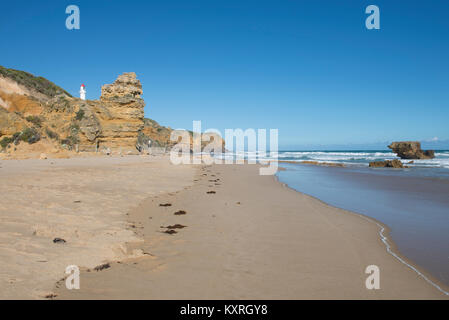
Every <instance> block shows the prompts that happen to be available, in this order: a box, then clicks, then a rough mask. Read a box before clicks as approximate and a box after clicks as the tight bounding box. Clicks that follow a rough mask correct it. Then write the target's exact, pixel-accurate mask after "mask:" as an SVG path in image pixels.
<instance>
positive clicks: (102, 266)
mask: <svg viewBox="0 0 449 320" xmlns="http://www.w3.org/2000/svg"><path fill="white" fill-rule="evenodd" d="M110 267H111V265H110V264H109V263H104V264H100V265H99V266H96V267H95V268H94V270H95V271H97V272H98V271H101V270H104V269H109V268H110Z"/></svg>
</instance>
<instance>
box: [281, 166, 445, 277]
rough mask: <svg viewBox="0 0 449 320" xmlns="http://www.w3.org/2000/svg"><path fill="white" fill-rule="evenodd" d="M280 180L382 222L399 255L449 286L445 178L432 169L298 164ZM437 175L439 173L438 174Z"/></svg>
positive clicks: (332, 203)
mask: <svg viewBox="0 0 449 320" xmlns="http://www.w3.org/2000/svg"><path fill="white" fill-rule="evenodd" d="M283 166H285V167H286V168H287V169H288V170H287V171H283V172H281V173H279V179H280V180H281V181H282V182H285V183H287V184H288V185H289V186H291V187H292V188H294V189H296V190H298V191H300V192H303V193H306V194H309V195H311V196H314V197H317V198H319V199H320V200H322V201H324V202H326V203H328V204H330V205H332V206H336V207H339V208H343V209H346V210H350V211H354V212H358V213H362V214H364V215H367V216H369V217H373V218H375V219H377V220H379V221H382V222H383V223H385V224H386V225H387V226H388V227H389V228H390V229H391V230H390V234H391V238H392V240H393V241H394V243H395V244H396V245H397V247H398V250H399V252H400V253H402V254H403V255H405V256H406V257H407V258H409V259H410V260H412V261H413V262H414V263H416V264H417V265H418V266H419V269H420V270H423V271H428V272H430V273H431V274H432V275H434V276H435V277H436V278H438V280H439V281H441V282H443V283H445V284H446V285H449V197H448V194H449V179H448V178H447V177H445V176H444V175H440V174H436V173H435V171H437V170H435V169H433V168H432V169H430V168H410V169H389V168H386V169H382V168H381V169H373V168H363V167H349V166H348V167H347V168H325V167H317V166H305V165H298V164H287V165H283ZM437 173H438V171H437Z"/></svg>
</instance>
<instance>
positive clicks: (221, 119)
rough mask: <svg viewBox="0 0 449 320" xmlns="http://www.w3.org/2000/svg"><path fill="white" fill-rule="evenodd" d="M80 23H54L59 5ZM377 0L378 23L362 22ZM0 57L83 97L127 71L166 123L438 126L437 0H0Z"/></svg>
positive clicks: (299, 134)
mask: <svg viewBox="0 0 449 320" xmlns="http://www.w3.org/2000/svg"><path fill="white" fill-rule="evenodd" d="M69 4H76V5H78V6H79V8H80V10H81V29H80V30H75V31H74V30H72V31H69V30H67V29H66V28H65V20H66V17H67V15H66V14H65V8H66V6H67V5H69ZM369 4H375V5H378V6H379V8H380V13H381V19H380V23H381V29H380V30H367V29H366V28H365V18H366V17H367V15H366V14H365V8H366V6H367V5H369ZM0 10H1V12H2V17H1V19H0V35H1V42H0V65H3V66H5V67H9V68H15V69H20V70H25V71H28V72H31V73H33V74H35V75H41V76H44V77H46V78H48V79H50V80H51V81H53V82H55V83H56V84H58V85H60V86H62V87H64V88H65V89H66V90H68V91H69V92H70V93H71V94H73V95H78V90H79V85H80V84H81V83H85V84H86V86H87V90H88V98H89V99H96V98H98V97H99V95H100V88H101V85H102V84H105V83H111V82H113V81H114V80H115V78H116V77H117V75H118V74H120V73H122V72H127V71H134V72H136V73H137V74H138V77H139V79H140V80H141V81H142V84H143V88H144V98H145V101H146V104H147V106H146V112H145V114H146V116H148V117H150V118H152V119H155V120H157V121H159V122H160V123H161V124H163V125H168V126H171V127H173V128H186V129H189V128H191V126H192V120H202V121H203V129H204V128H217V129H219V130H224V128H239V127H240V128H243V129H245V128H278V129H279V134H280V137H279V139H280V146H281V147H282V148H287V149H289V148H295V147H301V146H315V145H322V144H325V145H334V144H339V145H346V144H365V143H378V142H382V143H383V142H384V141H391V140H401V139H417V140H427V139H432V138H434V137H438V139H440V140H446V139H449V122H448V120H449V19H448V16H449V1H446V0H441V1H399V0H388V1H379V0H373V1H356V0H340V1H330V0H329V1H317V0H313V1H312V0H309V1H299V0H297V1H260V0H258V1H246V0H239V1H234V0H226V1H218V0H217V1H214V0H208V1H193V0H192V1H191V0H181V1H137V0H135V1H133V0H128V1H113V0H108V1H106V0H101V1H100V0H88V1H87V0H86V1H76V0H71V1H61V0H58V1H35V0H33V1H20V0H16V1H4V2H3V3H2V5H1V9H0Z"/></svg>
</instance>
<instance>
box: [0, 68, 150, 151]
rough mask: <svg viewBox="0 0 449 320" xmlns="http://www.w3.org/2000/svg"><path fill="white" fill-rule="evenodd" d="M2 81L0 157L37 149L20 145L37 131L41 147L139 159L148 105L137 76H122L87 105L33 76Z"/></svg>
mask: <svg viewBox="0 0 449 320" xmlns="http://www.w3.org/2000/svg"><path fill="white" fill-rule="evenodd" d="M6 70H10V69H6ZM0 71H2V70H0ZM4 74H7V75H11V74H12V75H13V76H11V77H10V78H8V77H6V76H5V75H4ZM16 74H18V75H20V77H29V78H26V79H22V78H20V77H19V76H16ZM0 78H1V79H2V81H0V99H1V101H0V102H1V104H0V141H1V146H0V151H3V152H9V153H13V152H14V151H16V150H18V149H20V148H22V147H23V143H22V142H29V143H36V142H37V141H35V140H31V141H25V140H23V139H22V140H20V139H19V140H18V137H19V136H22V137H23V136H24V135H21V133H22V132H23V131H25V130H33V132H34V131H36V132H37V133H38V134H39V137H40V138H41V140H42V141H40V143H41V144H42V145H45V144H48V145H49V148H50V149H51V150H53V151H54V149H55V148H56V149H60V150H71V151H81V152H82V151H87V152H95V151H99V152H102V151H106V150H107V152H117V153H118V152H121V153H137V149H136V143H137V139H138V136H139V134H140V132H141V131H142V129H143V127H144V121H143V119H144V106H145V102H144V101H143V99H142V98H141V94H142V85H141V83H140V81H139V80H138V79H137V77H136V74H135V73H125V74H122V75H120V76H119V77H118V78H117V80H116V81H115V82H114V83H112V84H107V85H104V86H103V87H102V95H101V98H100V99H99V100H88V101H83V100H81V99H78V98H73V97H71V96H70V95H68V94H67V93H66V92H65V91H64V90H63V89H60V88H59V87H56V86H55V85H53V84H52V86H50V85H48V83H50V82H48V81H43V80H38V83H37V84H34V81H36V79H41V78H36V77H34V76H32V75H30V74H28V73H23V72H20V71H16V70H12V71H8V72H3V74H2V73H1V72H0ZM17 79H21V80H20V83H19V82H17V81H18V80H17ZM40 83H44V84H46V86H44V87H42V86H40ZM27 85H28V86H29V88H28V87H27ZM48 86H50V89H48V88H47V87H48ZM53 86H54V87H53ZM36 88H37V89H36ZM25 137H27V135H25ZM42 147H43V148H44V149H45V147H44V146H42ZM45 151H47V152H48V150H43V152H45Z"/></svg>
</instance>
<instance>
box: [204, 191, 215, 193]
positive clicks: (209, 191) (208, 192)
mask: <svg viewBox="0 0 449 320" xmlns="http://www.w3.org/2000/svg"><path fill="white" fill-rule="evenodd" d="M206 193H207V194H215V193H216V192H215V191H207V192H206Z"/></svg>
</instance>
